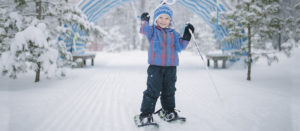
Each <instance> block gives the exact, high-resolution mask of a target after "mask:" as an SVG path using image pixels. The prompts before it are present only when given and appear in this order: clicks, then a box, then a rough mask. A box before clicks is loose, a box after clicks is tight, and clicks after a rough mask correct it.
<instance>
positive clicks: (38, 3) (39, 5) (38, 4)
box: [35, 0, 42, 82]
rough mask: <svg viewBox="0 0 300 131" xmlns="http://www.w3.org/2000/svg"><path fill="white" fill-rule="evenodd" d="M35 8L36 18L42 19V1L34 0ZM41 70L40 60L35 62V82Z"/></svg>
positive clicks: (38, 78)
mask: <svg viewBox="0 0 300 131" xmlns="http://www.w3.org/2000/svg"><path fill="white" fill-rule="evenodd" d="M35 8H36V9H35V10H36V13H37V16H36V18H37V19H39V20H41V19H42V1H41V0H37V1H36V2H35ZM40 72H41V62H37V69H36V70H35V82H39V81H40V74H41V73H40Z"/></svg>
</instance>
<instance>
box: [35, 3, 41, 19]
mask: <svg viewBox="0 0 300 131" xmlns="http://www.w3.org/2000/svg"><path fill="white" fill-rule="evenodd" d="M35 6H36V9H35V10H36V14H37V16H36V18H37V19H39V20H41V19H42V1H41V0H37V1H36V2H35Z"/></svg>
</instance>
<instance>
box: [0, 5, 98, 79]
mask: <svg viewBox="0 0 300 131" xmlns="http://www.w3.org/2000/svg"><path fill="white" fill-rule="evenodd" d="M14 2H15V3H13V2H10V3H9V4H7V5H8V7H7V8H8V9H7V10H6V11H8V12H3V11H1V14H4V13H6V14H11V13H14V12H17V13H15V15H14V16H16V14H20V16H25V17H24V19H25V20H23V17H19V16H18V17H15V18H9V16H7V18H8V20H9V21H11V20H15V19H16V18H18V20H16V21H13V22H6V23H12V24H10V25H14V23H20V22H21V23H22V24H15V25H17V26H13V27H14V28H10V29H11V30H12V31H11V32H14V33H11V34H12V35H11V37H12V38H11V40H9V39H8V40H7V41H5V42H4V43H5V45H9V46H6V47H7V48H5V49H1V50H3V51H4V53H3V54H5V55H3V56H1V59H0V61H1V63H0V64H1V67H2V69H1V68H0V69H1V71H2V72H4V74H9V76H10V77H11V78H17V76H18V74H19V73H21V72H26V71H27V70H34V71H35V72H36V79H35V81H36V82H38V81H39V79H40V78H39V77H40V72H44V73H46V74H47V75H48V76H50V74H52V76H53V75H56V74H59V75H60V76H64V75H65V74H64V72H63V70H61V68H60V67H63V66H64V64H62V63H66V61H67V63H68V62H70V60H71V58H72V57H71V55H70V54H69V53H68V52H67V51H66V46H65V43H64V42H63V41H58V36H59V35H61V34H64V33H65V34H71V33H72V30H71V28H65V25H70V26H69V27H71V26H72V25H73V24H76V25H77V26H78V27H79V29H81V30H84V31H85V32H86V33H85V34H86V35H85V36H84V37H85V38H86V40H87V41H88V39H87V38H88V37H89V35H91V34H93V35H96V36H100V31H99V30H100V29H99V28H98V27H96V26H95V25H94V24H92V23H90V22H88V20H87V19H86V17H85V16H84V14H83V13H81V11H80V10H79V9H77V8H76V7H75V5H71V4H68V3H67V2H66V1H56V0H34V1H30V0H15V1H14ZM9 9H11V10H9ZM3 18H6V17H3ZM21 18H22V19H21ZM1 20H2V19H1ZM26 20H27V21H30V22H32V21H33V22H32V23H31V24H30V26H29V24H24V21H26ZM30 22H28V23H30ZM8 25H9V24H8ZM19 25H21V26H19ZM28 26H29V27H28ZM16 27H24V28H16ZM26 27H28V28H26ZM25 28H26V29H25ZM24 29H25V30H24ZM28 30H31V31H35V32H40V35H41V36H43V37H42V38H39V41H37V40H36V39H34V38H32V37H31V36H27V34H25V33H24V32H27V33H28V32H29V31H28ZM1 32H3V29H2V28H1ZM41 32H42V33H41ZM29 34H30V33H29ZM35 34H36V35H37V36H40V35H38V33H35ZM2 36H3V35H1V37H2ZM5 39H7V37H5V38H4V39H2V38H1V41H3V40H5ZM20 40H24V41H20ZM16 41H18V42H19V44H16ZM2 43H3V42H1V44H2ZM20 44H21V45H20ZM16 45H17V47H16ZM19 46H21V47H22V48H20V47H19ZM23 47H24V48H23ZM25 47H26V48H25ZM28 52H29V53H28ZM50 52H51V54H52V55H49V53H50ZM57 52H58V53H59V54H58V55H56V53H57ZM20 54H23V55H20ZM26 55H32V58H30V57H29V56H26ZM21 56H22V58H19V57H21ZM50 56H51V57H50ZM62 57H63V59H59V58H62ZM54 58H55V59H54ZM7 60H9V61H8V62H7ZM32 63H35V64H36V65H35V66H33V65H31V64H32ZM49 67H51V68H49Z"/></svg>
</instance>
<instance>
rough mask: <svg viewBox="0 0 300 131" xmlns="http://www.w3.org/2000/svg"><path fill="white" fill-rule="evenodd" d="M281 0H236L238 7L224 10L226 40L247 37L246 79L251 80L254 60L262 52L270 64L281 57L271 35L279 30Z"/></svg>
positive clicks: (245, 47) (244, 46) (230, 40)
mask: <svg viewBox="0 0 300 131" xmlns="http://www.w3.org/2000/svg"><path fill="white" fill-rule="evenodd" d="M277 13H279V0H244V1H240V2H239V3H237V5H236V8H235V10H233V11H229V12H227V13H222V14H221V16H223V19H222V21H221V22H220V24H221V25H223V26H225V27H226V28H227V29H228V36H227V37H226V38H225V39H224V41H229V42H233V41H234V40H235V39H244V38H247V45H243V47H242V49H241V51H243V50H246V51H247V52H248V56H247V66H248V71H247V80H251V63H252V61H253V60H258V59H259V58H260V57H261V56H262V57H265V58H267V61H268V64H271V63H272V62H274V61H278V58H277V56H276V54H275V53H276V50H275V49H274V47H273V45H272V42H271V41H270V39H272V38H273V36H274V34H275V33H276V32H278V29H279V28H278V24H279V21H280V19H279V18H278V17H277V16H276V14H277Z"/></svg>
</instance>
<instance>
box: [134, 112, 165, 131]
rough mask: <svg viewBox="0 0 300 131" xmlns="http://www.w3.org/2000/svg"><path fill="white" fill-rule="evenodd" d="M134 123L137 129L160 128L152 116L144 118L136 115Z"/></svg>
mask: <svg viewBox="0 0 300 131" xmlns="http://www.w3.org/2000/svg"><path fill="white" fill-rule="evenodd" d="M134 123H135V124H136V126H137V127H144V126H154V127H156V128H158V127H159V125H158V124H157V123H155V122H154V121H153V117H152V114H149V115H146V116H142V115H136V116H134Z"/></svg>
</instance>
